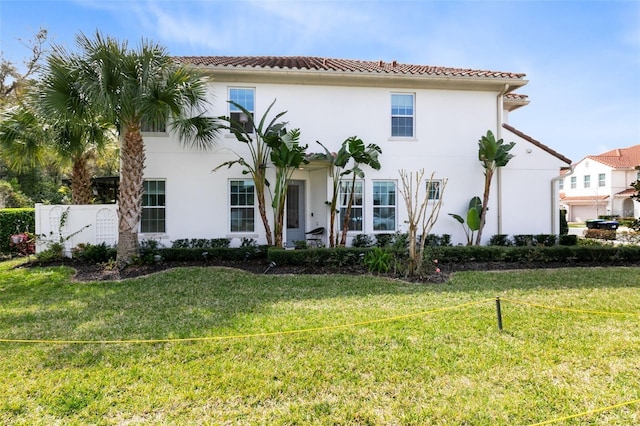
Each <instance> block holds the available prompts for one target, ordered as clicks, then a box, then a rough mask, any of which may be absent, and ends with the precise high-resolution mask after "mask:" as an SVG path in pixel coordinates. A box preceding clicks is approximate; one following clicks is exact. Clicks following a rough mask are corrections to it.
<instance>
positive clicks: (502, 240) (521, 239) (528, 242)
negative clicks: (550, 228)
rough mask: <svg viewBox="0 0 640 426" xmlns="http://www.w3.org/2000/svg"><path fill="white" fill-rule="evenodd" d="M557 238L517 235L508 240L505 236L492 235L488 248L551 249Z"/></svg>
mask: <svg viewBox="0 0 640 426" xmlns="http://www.w3.org/2000/svg"><path fill="white" fill-rule="evenodd" d="M557 241H558V237H557V236H556V235H553V234H535V235H534V234H518V235H514V236H513V238H509V235H506V234H496V235H492V236H491V238H490V239H489V245H490V246H501V247H510V246H516V247H527V246H545V247H551V246H554V245H555V244H556V242H557Z"/></svg>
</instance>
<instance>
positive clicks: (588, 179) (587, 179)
mask: <svg viewBox="0 0 640 426" xmlns="http://www.w3.org/2000/svg"><path fill="white" fill-rule="evenodd" d="M584 187H585V188H591V175H584Z"/></svg>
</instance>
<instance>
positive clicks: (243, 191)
mask: <svg viewBox="0 0 640 426" xmlns="http://www.w3.org/2000/svg"><path fill="white" fill-rule="evenodd" d="M176 60H177V61H180V62H182V63H186V64H189V65H191V66H193V67H195V68H197V69H199V70H201V71H203V72H204V73H206V74H207V75H208V76H209V77H210V104H211V106H210V110H209V111H207V114H210V115H212V116H233V115H234V114H237V113H238V112H239V111H236V110H235V109H234V107H233V106H232V105H231V104H230V103H229V102H228V101H229V100H232V101H234V102H236V103H239V104H241V105H243V106H244V107H245V108H246V109H247V110H248V111H249V112H250V113H251V114H253V116H254V118H256V119H259V118H261V117H262V116H263V114H265V111H266V109H267V108H268V107H269V105H270V104H271V103H272V102H273V101H274V100H276V102H275V105H274V107H273V109H272V111H271V113H272V114H276V113H279V112H282V111H287V113H286V115H285V116H284V117H283V119H284V120H285V121H287V122H288V128H290V129H292V128H299V129H300V131H301V142H302V144H303V145H304V144H308V146H309V147H308V151H307V152H309V153H321V152H323V149H322V147H321V146H320V145H319V144H317V143H316V141H320V142H321V143H322V144H323V145H325V146H326V147H328V148H329V149H330V150H333V151H338V149H339V148H340V145H341V143H342V142H343V141H344V140H345V139H347V138H348V137H350V136H358V137H359V138H361V139H362V140H363V141H364V142H365V144H369V143H374V144H377V145H378V146H380V148H381V149H382V154H381V155H380V157H379V160H380V163H381V165H382V167H381V169H380V170H373V169H368V168H366V167H364V172H365V177H364V179H360V180H358V181H357V185H356V189H355V191H356V195H357V196H356V198H355V204H354V206H353V211H352V214H351V218H352V221H351V226H350V231H349V235H350V236H351V237H353V236H354V235H357V234H361V233H366V234H370V235H372V234H376V233H393V232H406V230H407V224H406V220H407V212H406V207H405V203H404V201H403V199H402V198H401V196H400V193H399V183H400V174H399V170H401V169H402V170H405V171H406V172H416V171H418V170H420V169H424V170H425V176H426V177H428V176H430V175H431V173H432V172H433V173H434V177H435V179H436V181H437V182H435V183H434V184H433V187H432V188H430V189H431V190H430V191H429V197H430V198H432V200H431V201H429V202H430V203H433V202H435V200H436V199H438V198H440V197H442V210H441V213H440V217H439V220H438V221H437V223H436V225H435V227H434V228H433V230H432V232H433V233H434V234H440V235H441V234H450V235H452V241H453V242H454V243H455V244H457V243H465V242H466V238H465V235H464V230H463V228H462V227H461V225H460V224H459V223H458V222H457V221H455V220H454V219H453V218H452V217H450V216H449V215H448V214H447V213H455V214H460V215H465V214H466V210H467V208H468V204H469V200H470V199H471V198H472V197H474V196H479V197H481V196H482V191H483V179H484V176H483V169H482V167H481V164H480V162H479V161H478V140H479V139H480V137H481V136H482V135H485V134H486V133H487V131H488V130H491V131H492V132H493V133H494V134H495V135H496V136H497V137H498V138H503V139H504V140H505V142H510V141H514V142H516V145H515V147H514V148H513V149H512V150H511V153H512V154H514V155H515V157H514V158H513V159H512V160H511V161H510V162H509V164H508V165H507V166H506V167H504V168H503V169H502V170H501V171H500V172H499V174H498V176H497V177H496V179H495V180H494V182H493V186H492V192H491V197H490V202H489V203H490V205H489V211H488V215H487V220H486V226H485V229H484V238H485V241H486V240H488V239H489V238H490V237H491V235H493V234H498V233H500V234H511V235H513V234H531V233H549V234H557V233H558V231H559V215H558V211H559V205H558V200H559V196H558V189H557V187H558V185H557V179H558V175H559V171H560V170H561V168H563V167H567V166H569V165H570V163H571V162H570V160H568V159H567V158H565V157H564V156H562V155H560V154H559V153H557V152H555V151H554V150H552V149H550V148H549V147H547V146H545V145H544V144H542V143H540V142H538V141H536V140H534V139H533V138H531V137H529V136H527V135H526V134H524V133H522V132H521V131H519V130H516V129H514V128H513V127H511V126H510V125H509V124H508V115H509V113H511V112H512V111H513V110H516V109H518V108H520V107H523V106H526V105H527V104H528V103H529V101H528V98H527V96H525V95H520V94H517V93H514V91H516V90H518V89H520V88H522V87H523V86H525V85H526V84H527V80H526V79H525V75H524V74H520V73H513V72H496V71H484V70H473V69H457V68H444V67H433V66H423V65H410V64H401V63H397V62H396V61H392V62H385V61H361V60H345V59H330V58H321V57H223V56H202V57H177V58H176ZM143 137H144V142H145V147H146V169H145V172H144V174H145V191H146V192H145V195H144V207H143V218H142V222H141V224H140V237H141V238H143V239H144V238H153V239H156V240H160V241H161V242H162V243H164V244H170V243H171V241H174V240H176V239H183V238H222V237H226V238H231V239H232V241H233V242H232V244H233V245H238V244H239V243H240V241H241V239H242V238H250V239H255V240H257V242H258V243H261V244H263V243H265V242H266V237H265V232H264V229H263V225H262V222H261V220H260V217H259V213H258V208H257V205H256V200H255V197H254V187H253V184H252V182H251V181H250V180H248V175H246V174H243V173H242V168H241V167H239V166H234V167H231V168H226V167H225V168H221V169H219V170H217V171H215V172H213V171H212V170H213V169H215V168H216V167H217V166H218V165H220V164H222V163H224V162H226V161H230V160H233V159H236V158H237V155H246V154H247V147H246V146H245V145H244V144H242V143H239V142H238V141H237V140H236V139H235V138H234V137H233V136H232V135H231V134H222V135H220V137H219V139H218V143H217V146H216V147H215V148H214V149H212V150H210V151H207V152H197V151H194V150H190V149H187V148H183V147H182V146H181V144H180V143H179V141H178V140H177V138H176V136H175V135H173V134H170V133H164V132H155V133H153V132H147V133H143ZM268 173H271V176H273V173H274V171H273V169H270V170H268ZM330 174H331V170H330V167H329V164H328V163H327V162H322V161H312V162H311V163H310V164H308V165H305V166H303V167H301V168H300V169H299V170H296V171H295V173H294V174H293V176H292V179H291V181H290V183H289V190H288V202H287V212H286V220H285V222H286V229H285V235H284V238H285V241H286V242H287V245H288V246H291V245H292V244H293V242H294V241H298V240H304V239H305V233H306V232H308V231H310V230H312V229H315V228H325V230H326V232H325V233H324V235H323V236H322V238H323V242H324V243H325V244H326V243H327V234H328V227H329V217H330V211H329V207H328V206H327V204H326V202H327V201H328V200H330V199H331V179H332V177H331V176H330ZM444 179H446V180H447V185H446V188H445V190H444V191H439V190H438V189H439V186H438V185H439V183H438V182H442V180H444ZM427 191H428V188H427V182H424V183H423V184H422V185H421V187H420V193H421V194H426V193H427ZM340 198H341V199H344V197H340ZM267 203H268V204H270V200H268V202H267ZM339 207H344V206H339ZM343 210H344V209H343ZM58 214H59V212H58ZM102 214H103V217H104V218H105V219H103V221H102V223H103V224H106V225H104V226H102V228H100V227H95V229H106V228H108V226H111V225H109V224H111V223H115V222H114V221H113V215H110V214H108V213H106V212H105V211H103V212H102ZM268 214H269V216H270V217H271V216H272V215H271V212H268ZM49 222H55V220H51V221H48V220H42V223H43V224H47V223H49ZM43 232H46V230H44V231H43ZM87 232H93V231H92V230H88V231H87ZM102 235H109V236H110V237H109V238H111V239H110V240H108V241H112V240H113V237H114V234H113V233H111V234H109V233H108V232H106V231H102ZM97 240H99V238H97ZM89 242H92V241H89ZM97 242H100V241H97Z"/></svg>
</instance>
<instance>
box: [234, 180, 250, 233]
mask: <svg viewBox="0 0 640 426" xmlns="http://www.w3.org/2000/svg"><path fill="white" fill-rule="evenodd" d="M229 195H230V202H229V206H230V208H231V211H230V215H229V217H230V218H231V224H230V225H231V232H254V230H255V187H254V184H253V181H252V180H232V181H230V182H229Z"/></svg>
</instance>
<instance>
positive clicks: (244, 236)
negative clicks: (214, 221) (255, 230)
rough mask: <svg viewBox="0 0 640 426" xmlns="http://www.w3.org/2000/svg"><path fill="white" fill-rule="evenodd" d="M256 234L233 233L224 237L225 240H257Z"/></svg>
mask: <svg viewBox="0 0 640 426" xmlns="http://www.w3.org/2000/svg"><path fill="white" fill-rule="evenodd" d="M258 236H259V235H258V234H251V233H248V232H233V233H230V234H227V235H225V238H258Z"/></svg>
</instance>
